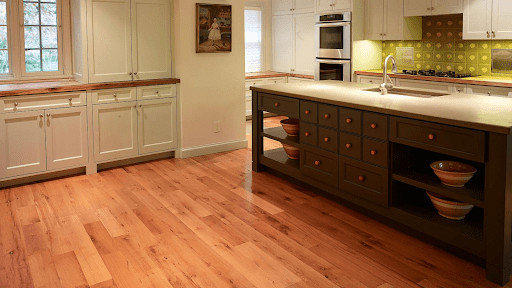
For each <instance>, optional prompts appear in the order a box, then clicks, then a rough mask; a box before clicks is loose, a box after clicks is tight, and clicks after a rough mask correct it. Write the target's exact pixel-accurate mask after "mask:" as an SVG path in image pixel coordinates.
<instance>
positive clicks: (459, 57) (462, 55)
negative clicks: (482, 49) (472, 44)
mask: <svg viewBox="0 0 512 288" xmlns="http://www.w3.org/2000/svg"><path fill="white" fill-rule="evenodd" d="M454 61H455V63H466V52H459V51H456V52H455V57H454Z"/></svg>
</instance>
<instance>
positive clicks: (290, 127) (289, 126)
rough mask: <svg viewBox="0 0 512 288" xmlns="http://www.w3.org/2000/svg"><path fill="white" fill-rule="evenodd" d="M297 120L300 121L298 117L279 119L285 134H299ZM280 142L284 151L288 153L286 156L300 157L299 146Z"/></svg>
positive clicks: (293, 135) (294, 135)
mask: <svg viewBox="0 0 512 288" xmlns="http://www.w3.org/2000/svg"><path fill="white" fill-rule="evenodd" d="M299 122H300V121H299V120H298V119H293V118H289V119H283V120H281V126H283V129H284V131H285V132H286V134H288V136H291V137H296V136H299ZM281 144H283V148H284V151H285V152H286V154H287V155H288V158H290V159H299V157H300V149H299V148H297V147H295V146H292V145H288V144H285V143H281Z"/></svg>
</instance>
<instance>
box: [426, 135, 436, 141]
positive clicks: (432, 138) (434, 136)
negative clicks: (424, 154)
mask: <svg viewBox="0 0 512 288" xmlns="http://www.w3.org/2000/svg"><path fill="white" fill-rule="evenodd" d="M435 138H436V135H435V134H428V139H430V140H434V139H435Z"/></svg>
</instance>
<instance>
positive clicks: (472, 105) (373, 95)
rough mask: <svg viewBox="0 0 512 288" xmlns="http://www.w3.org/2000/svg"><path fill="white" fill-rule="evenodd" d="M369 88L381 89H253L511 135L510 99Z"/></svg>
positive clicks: (325, 84)
mask: <svg viewBox="0 0 512 288" xmlns="http://www.w3.org/2000/svg"><path fill="white" fill-rule="evenodd" d="M370 88H378V85H372V84H360V83H351V82H339V81H314V82H300V83H282V84H273V85H263V86H252V87H251V90H253V91H258V92H266V93H271V94H277V95H283V96H289V97H294V98H297V99H303V100H312V101H318V102H321V103H326V104H333V105H339V106H344V107H350V108H356V109H361V110H367V111H373V112H378V113H384V114H389V115H394V116H400V117H407V118H412V119H418V120H425V121H430V122H435V123H441V124H448V125H454V126H459V127H465V128H471V129H478V130H483V131H489V132H496V133H500V134H512V99H511V98H502V97H489V96H479V95H469V94H449V95H447V96H441V97H432V98H421V97H414V96H401V95H393V94H388V95H380V93H379V92H369V91H364V90H365V89H370ZM410 90H412V89H410ZM414 90H421V89H414ZM423 91H428V90H423ZM437 92H438V91H437Z"/></svg>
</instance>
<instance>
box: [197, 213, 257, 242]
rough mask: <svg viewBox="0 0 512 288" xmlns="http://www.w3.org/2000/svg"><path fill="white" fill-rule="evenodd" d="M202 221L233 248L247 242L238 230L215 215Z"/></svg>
mask: <svg viewBox="0 0 512 288" xmlns="http://www.w3.org/2000/svg"><path fill="white" fill-rule="evenodd" d="M201 221H203V222H204V223H205V224H206V225H208V227H210V229H212V230H213V231H215V232H216V233H217V234H219V236H221V237H222V238H223V239H224V240H226V241H227V242H228V243H229V244H230V245H231V246H237V245H240V244H243V243H245V242H247V239H246V238H245V237H244V236H243V235H241V234H239V233H238V232H237V231H236V229H234V228H233V227H231V226H229V225H227V224H226V223H224V222H222V221H220V220H219V218H217V217H215V216H213V215H210V216H207V217H203V218H201Z"/></svg>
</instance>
